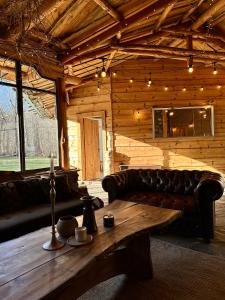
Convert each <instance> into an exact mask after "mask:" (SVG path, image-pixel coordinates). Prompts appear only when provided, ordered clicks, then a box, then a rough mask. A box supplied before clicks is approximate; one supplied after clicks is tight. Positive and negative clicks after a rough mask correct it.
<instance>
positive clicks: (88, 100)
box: [67, 78, 112, 179]
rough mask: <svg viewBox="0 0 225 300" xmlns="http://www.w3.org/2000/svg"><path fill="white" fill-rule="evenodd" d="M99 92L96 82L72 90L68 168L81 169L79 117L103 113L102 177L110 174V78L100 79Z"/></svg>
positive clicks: (69, 114) (68, 124)
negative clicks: (104, 125)
mask: <svg viewBox="0 0 225 300" xmlns="http://www.w3.org/2000/svg"><path fill="white" fill-rule="evenodd" d="M100 88H101V89H100V91H97V82H96V81H93V82H89V83H87V84H85V85H82V86H81V87H79V88H76V89H74V90H73V93H72V94H71V95H70V103H69V105H68V107H67V126H68V138H69V156H70V166H71V167H72V166H75V167H78V168H80V169H81V172H80V173H79V174H80V179H83V177H82V164H81V149H80V147H81V145H80V123H79V116H81V115H82V114H83V113H91V112H99V111H101V112H102V111H104V112H105V116H106V135H105V139H106V141H105V143H106V147H105V149H104V151H103V170H104V175H107V174H110V172H111V171H112V170H111V155H112V151H111V148H112V146H111V144H112V140H111V136H112V132H111V128H112V126H111V100H110V99H111V85H110V78H106V79H102V80H101V85H100Z"/></svg>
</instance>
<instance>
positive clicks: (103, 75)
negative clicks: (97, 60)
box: [101, 67, 106, 78]
mask: <svg viewBox="0 0 225 300" xmlns="http://www.w3.org/2000/svg"><path fill="white" fill-rule="evenodd" d="M101 77H102V78H105V77H106V70H105V67H103V68H102V71H101Z"/></svg>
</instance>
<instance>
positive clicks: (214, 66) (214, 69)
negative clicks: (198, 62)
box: [213, 62, 218, 75]
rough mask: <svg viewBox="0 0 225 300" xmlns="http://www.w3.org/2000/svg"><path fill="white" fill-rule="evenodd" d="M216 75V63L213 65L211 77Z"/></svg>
mask: <svg viewBox="0 0 225 300" xmlns="http://www.w3.org/2000/svg"><path fill="white" fill-rule="evenodd" d="M217 73H218V71H217V68H216V63H215V62H214V63H213V75H216V74H217Z"/></svg>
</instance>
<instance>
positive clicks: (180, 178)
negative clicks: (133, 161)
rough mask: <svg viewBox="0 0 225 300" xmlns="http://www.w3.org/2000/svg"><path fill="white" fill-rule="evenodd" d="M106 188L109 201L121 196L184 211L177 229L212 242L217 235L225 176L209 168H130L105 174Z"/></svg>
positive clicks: (176, 226) (175, 226)
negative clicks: (216, 214) (216, 221)
mask: <svg viewBox="0 0 225 300" xmlns="http://www.w3.org/2000/svg"><path fill="white" fill-rule="evenodd" d="M102 187H103V189H104V190H105V191H106V192H108V195H109V202H112V201H113V200H114V199H121V200H126V201H134V202H138V203H143V204H149V205H153V206H159V207H165V208H171V209H178V210H181V211H182V212H183V217H182V218H181V219H180V220H178V221H177V222H175V223H174V224H173V228H174V229H175V230H176V231H177V232H179V233H182V234H186V235H193V234H195V235H198V236H202V237H203V238H204V239H205V240H206V241H209V240H210V239H211V238H213V229H214V201H215V200H217V199H219V198H220V197H221V196H222V195H223V191H224V179H223V177H222V176H221V175H220V174H218V173H214V172H209V171H197V170H193V171H187V170H181V171H180V170H167V169H157V170H152V169H139V170H132V169H129V170H125V171H120V172H118V173H115V174H112V175H109V176H106V177H104V178H103V181H102Z"/></svg>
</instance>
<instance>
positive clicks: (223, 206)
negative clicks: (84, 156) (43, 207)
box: [80, 180, 225, 242]
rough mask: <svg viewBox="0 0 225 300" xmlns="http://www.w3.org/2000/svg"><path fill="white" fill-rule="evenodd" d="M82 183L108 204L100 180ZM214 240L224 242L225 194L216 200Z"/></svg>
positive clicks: (91, 193)
mask: <svg viewBox="0 0 225 300" xmlns="http://www.w3.org/2000/svg"><path fill="white" fill-rule="evenodd" d="M81 183H82V182H80V184H81ZM83 184H85V185H86V186H87V188H88V192H89V194H90V195H93V196H97V197H99V198H101V199H102V200H103V201H104V203H105V205H107V204H108V194H107V193H106V192H105V191H104V190H103V189H102V185H101V180H95V181H85V182H83ZM215 240H216V241H221V242H225V195H224V196H223V197H222V198H221V199H220V200H218V201H216V224H215Z"/></svg>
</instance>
